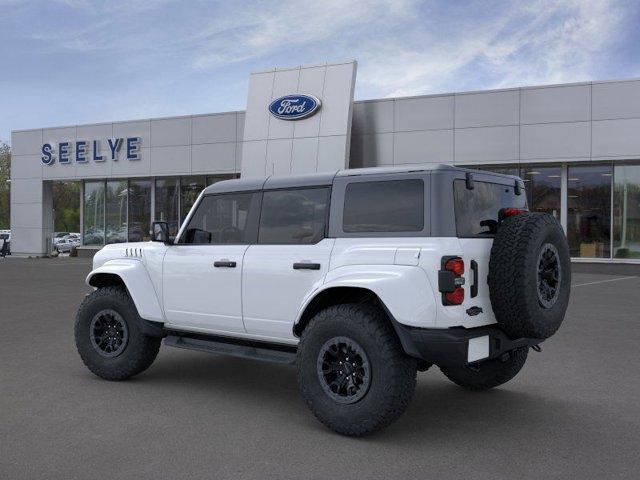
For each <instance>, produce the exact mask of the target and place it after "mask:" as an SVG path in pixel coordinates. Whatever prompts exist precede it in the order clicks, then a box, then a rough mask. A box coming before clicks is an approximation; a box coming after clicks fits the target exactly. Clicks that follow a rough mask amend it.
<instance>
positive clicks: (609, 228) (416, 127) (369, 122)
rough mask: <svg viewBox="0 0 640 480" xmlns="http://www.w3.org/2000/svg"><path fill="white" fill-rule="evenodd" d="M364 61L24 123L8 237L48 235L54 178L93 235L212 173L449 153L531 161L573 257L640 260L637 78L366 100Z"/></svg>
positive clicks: (27, 240) (160, 209)
mask: <svg viewBox="0 0 640 480" xmlns="http://www.w3.org/2000/svg"><path fill="white" fill-rule="evenodd" d="M356 70H357V64H356V62H355V61H347V62H335V63H325V64H316V65H307V66H299V67H294V68H276V69H273V70H268V71H261V72H254V73H252V74H251V76H250V82H249V91H248V95H247V109H246V111H237V112H224V113H212V114H207V115H187V116H180V117H170V118H153V119H144V120H132V121H113V122H107V123H98V124H88V125H72V126H64V127H52V128H49V127H47V128H36V129H30V130H17V131H13V132H12V138H11V141H12V163H11V230H12V242H11V243H12V245H11V250H12V252H13V253H14V254H16V255H20V254H23V255H43V254H46V253H47V252H48V251H49V250H50V249H51V238H52V235H53V225H54V215H55V214H56V212H55V205H54V201H53V194H52V192H53V185H54V182H59V181H79V182H81V189H80V191H81V193H80V196H81V199H80V221H81V231H82V237H83V245H84V246H85V247H86V248H98V247H100V246H102V245H103V244H105V243H114V242H124V241H128V240H129V241H139V240H148V239H149V226H150V223H151V222H152V221H154V220H163V221H167V222H169V225H170V228H171V229H172V230H173V232H174V233H175V231H176V230H177V228H178V225H179V224H180V221H181V220H183V219H184V218H185V216H186V215H187V212H188V211H189V208H190V207H191V206H192V205H193V202H194V200H195V199H196V198H197V195H198V194H199V193H200V191H201V190H202V189H203V188H204V187H205V186H206V185H208V184H211V183H213V182H216V181H219V180H222V179H227V178H235V177H238V176H242V177H264V176H268V175H288V174H298V173H311V172H321V171H336V170H339V169H344V168H362V167H378V166H394V165H412V164H415V165H416V166H418V165H420V164H434V163H444V164H450V165H457V166H469V167H473V168H481V169H486V170H493V171H497V172H503V173H509V174H514V175H519V176H520V177H522V178H523V179H524V181H525V182H526V190H527V197H528V203H529V208H530V209H531V210H535V211H544V212H549V213H551V214H553V215H555V216H556V218H558V220H559V221H560V222H561V224H562V226H563V228H564V229H565V232H566V233H567V236H568V239H569V244H570V250H571V255H572V257H573V258H574V259H575V260H576V261H601V262H629V263H632V262H640V79H631V80H620V81H602V82H584V83H572V84H563V85H545V86H536V87H523V88H507V89H500V90H487V91H477V92H460V93H449V94H438V95H423V96H417V97H403V98H383V99H376V100H365V101H354V100H353V97H354V87H355V80H356Z"/></svg>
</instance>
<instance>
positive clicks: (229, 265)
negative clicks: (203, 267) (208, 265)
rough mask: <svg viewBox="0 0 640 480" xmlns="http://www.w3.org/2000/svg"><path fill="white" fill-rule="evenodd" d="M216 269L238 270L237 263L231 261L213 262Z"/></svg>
mask: <svg viewBox="0 0 640 480" xmlns="http://www.w3.org/2000/svg"><path fill="white" fill-rule="evenodd" d="M213 266H214V267H226V268H236V262H230V261H229V260H219V261H217V262H213Z"/></svg>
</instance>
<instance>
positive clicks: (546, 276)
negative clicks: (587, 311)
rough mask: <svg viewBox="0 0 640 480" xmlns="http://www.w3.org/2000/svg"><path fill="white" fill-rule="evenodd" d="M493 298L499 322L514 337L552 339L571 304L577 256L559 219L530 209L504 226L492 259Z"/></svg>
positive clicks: (491, 295)
mask: <svg viewBox="0 0 640 480" xmlns="http://www.w3.org/2000/svg"><path fill="white" fill-rule="evenodd" d="M487 281H488V284H489V296H490V299H491V306H492V307H493V313H494V314H495V316H496V320H497V322H498V325H500V327H501V328H502V330H503V331H504V332H505V333H506V334H507V335H508V336H509V337H511V338H523V337H526V338H549V337H550V336H551V335H553V334H554V333H555V332H556V331H557V330H558V328H559V327H560V324H561V323H562V320H563V319H564V314H565V312H566V310H567V305H568V304H569V292H570V290H571V259H570V257H569V246H568V244H567V239H566V237H565V235H564V232H563V230H562V227H561V226H560V224H559V223H558V221H557V220H556V219H555V218H554V217H553V216H552V215H549V214H547V213H533V212H524V213H520V214H518V215H514V216H511V217H507V218H506V219H504V220H503V221H502V222H501V223H500V225H499V227H498V232H497V234H496V237H495V239H494V241H493V246H492V247H491V258H490V260H489V278H488V279H487Z"/></svg>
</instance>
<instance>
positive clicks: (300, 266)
mask: <svg viewBox="0 0 640 480" xmlns="http://www.w3.org/2000/svg"><path fill="white" fill-rule="evenodd" d="M293 269H294V270H320V264H319V263H309V262H297V263H294V264H293Z"/></svg>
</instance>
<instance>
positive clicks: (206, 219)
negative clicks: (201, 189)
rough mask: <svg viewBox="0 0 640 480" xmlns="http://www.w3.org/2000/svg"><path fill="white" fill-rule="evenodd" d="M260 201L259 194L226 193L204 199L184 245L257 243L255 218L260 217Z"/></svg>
mask: <svg viewBox="0 0 640 480" xmlns="http://www.w3.org/2000/svg"><path fill="white" fill-rule="evenodd" d="M257 202H258V194H256V193H226V194H220V195H208V196H206V197H204V198H203V199H202V201H201V202H200V204H199V205H198V207H197V209H196V211H195V212H194V213H193V216H192V217H191V220H189V224H188V225H187V228H186V229H185V231H184V233H183V235H182V238H181V239H180V243H187V244H199V245H202V244H212V245H217V244H246V243H253V242H254V241H255V222H254V225H253V228H252V226H251V217H252V216H254V217H255V216H256V215H255V214H257V208H258V203H257ZM252 213H253V215H252Z"/></svg>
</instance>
